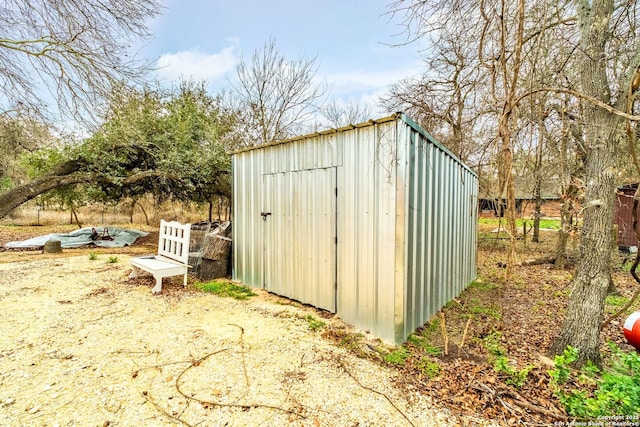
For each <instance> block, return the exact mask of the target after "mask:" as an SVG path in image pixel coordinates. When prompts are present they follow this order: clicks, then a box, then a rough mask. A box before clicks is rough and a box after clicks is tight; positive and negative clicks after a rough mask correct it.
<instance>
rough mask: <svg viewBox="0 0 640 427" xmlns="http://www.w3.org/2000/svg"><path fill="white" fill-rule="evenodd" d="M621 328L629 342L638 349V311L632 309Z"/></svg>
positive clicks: (639, 330) (639, 334) (639, 327)
mask: <svg viewBox="0 0 640 427" xmlns="http://www.w3.org/2000/svg"><path fill="white" fill-rule="evenodd" d="M622 330H623V331H624V337H625V338H626V339H627V341H629V344H631V345H632V346H634V347H635V348H637V349H638V350H640V311H634V312H633V313H631V315H630V316H629V317H627V320H625V322H624V326H623V327H622Z"/></svg>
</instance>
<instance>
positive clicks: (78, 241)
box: [4, 227, 149, 248]
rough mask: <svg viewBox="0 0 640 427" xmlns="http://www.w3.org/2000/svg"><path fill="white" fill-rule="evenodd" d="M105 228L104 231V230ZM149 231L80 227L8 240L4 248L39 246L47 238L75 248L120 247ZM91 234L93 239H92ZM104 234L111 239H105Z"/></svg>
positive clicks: (65, 246) (130, 243) (131, 242)
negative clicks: (94, 246) (17, 239)
mask: <svg viewBox="0 0 640 427" xmlns="http://www.w3.org/2000/svg"><path fill="white" fill-rule="evenodd" d="M105 230H106V232H105ZM147 234H149V233H145V232H144V231H138V230H126V229H123V228H117V227H95V228H81V229H80V230H76V231H72V232H71V233H64V234H58V233H52V234H47V235H45V236H39V237H34V238H32V239H28V240H23V241H21V242H9V243H6V244H5V245H4V247H5V248H41V247H43V246H44V244H45V243H46V242H47V241H49V240H59V241H60V244H61V246H62V247H63V248H76V247H78V246H84V245H96V246H102V247H107V248H122V247H124V246H127V245H132V244H133V243H134V242H135V241H136V240H137V239H138V237H144V236H146V235H147ZM92 235H93V237H94V238H95V239H92ZM106 236H109V237H111V238H112V239H113V240H108V239H105V237H106Z"/></svg>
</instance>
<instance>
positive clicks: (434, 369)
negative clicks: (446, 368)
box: [416, 357, 440, 379]
mask: <svg viewBox="0 0 640 427" xmlns="http://www.w3.org/2000/svg"><path fill="white" fill-rule="evenodd" d="M416 367H417V368H418V369H419V370H420V372H422V374H423V375H424V376H425V377H427V378H429V379H432V378H435V377H437V376H438V375H440V365H438V364H437V363H436V362H433V361H431V360H429V358H428V357H423V358H422V359H420V360H419V361H418V363H416Z"/></svg>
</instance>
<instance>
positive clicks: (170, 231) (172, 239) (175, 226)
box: [158, 219, 191, 264]
mask: <svg viewBox="0 0 640 427" xmlns="http://www.w3.org/2000/svg"><path fill="white" fill-rule="evenodd" d="M190 236H191V224H180V223H179V222H177V221H171V222H168V221H165V220H163V219H162V220H160V239H159V240H158V255H161V256H163V257H166V258H171V259H173V260H175V261H179V262H181V263H183V264H188V263H189V237H190Z"/></svg>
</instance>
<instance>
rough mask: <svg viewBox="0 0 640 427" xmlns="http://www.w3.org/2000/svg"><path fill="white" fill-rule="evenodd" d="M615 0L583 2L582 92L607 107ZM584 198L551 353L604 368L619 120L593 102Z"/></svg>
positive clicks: (587, 112)
mask: <svg viewBox="0 0 640 427" xmlns="http://www.w3.org/2000/svg"><path fill="white" fill-rule="evenodd" d="M612 13H613V1H612V0H593V1H592V2H591V5H589V3H588V2H586V1H585V2H582V3H581V5H580V7H579V10H578V16H579V24H580V28H581V34H580V37H581V41H580V48H581V49H580V50H581V52H582V54H581V58H580V60H579V67H580V69H579V72H580V76H581V86H582V92H583V93H585V94H587V95H590V96H593V97H594V98H597V99H599V100H600V101H603V102H605V103H607V104H609V103H610V101H611V100H610V98H611V95H610V89H609V86H608V80H607V75H606V63H605V61H606V53H605V46H606V42H607V40H608V37H609V30H608V29H609V20H610V18H611V15H612ZM584 123H585V145H586V147H587V158H586V165H585V181H586V194H585V204H584V224H583V227H582V234H581V237H580V256H579V260H578V264H577V266H576V272H575V276H574V278H573V281H572V292H571V297H570V298H569V305H568V307H567V314H566V317H565V319H564V322H563V324H562V329H561V331H560V334H559V336H558V338H557V339H556V341H555V342H554V344H553V345H552V347H551V349H550V351H551V353H552V354H561V353H562V352H563V351H564V350H565V349H566V348H567V346H572V347H575V348H577V349H578V350H579V355H578V359H577V361H576V365H578V366H581V365H583V364H584V363H586V362H587V361H592V362H594V363H596V364H600V362H601V357H600V329H601V324H602V316H603V313H604V300H605V298H606V296H607V289H608V287H609V282H610V276H611V272H610V265H611V263H610V260H611V227H612V224H613V207H614V201H615V188H616V186H615V178H616V175H617V171H616V165H615V148H616V142H617V138H618V136H619V132H620V131H621V130H622V126H621V124H622V123H621V120H620V119H619V118H618V117H616V116H614V115H613V114H610V113H609V112H607V111H605V110H604V109H602V108H599V107H597V106H595V105H593V104H591V103H586V104H585V106H584Z"/></svg>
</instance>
